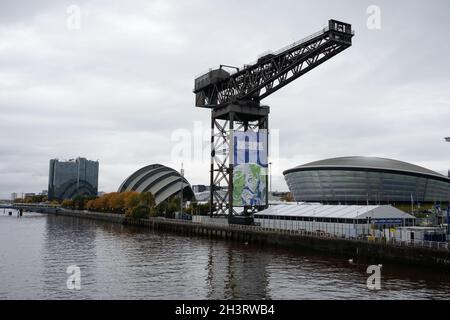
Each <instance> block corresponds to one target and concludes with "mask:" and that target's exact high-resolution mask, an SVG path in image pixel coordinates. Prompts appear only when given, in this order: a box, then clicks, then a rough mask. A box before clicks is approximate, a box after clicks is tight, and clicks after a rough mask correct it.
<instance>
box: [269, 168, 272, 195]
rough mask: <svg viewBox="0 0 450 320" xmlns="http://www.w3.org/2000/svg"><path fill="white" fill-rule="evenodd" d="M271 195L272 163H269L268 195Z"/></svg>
mask: <svg viewBox="0 0 450 320" xmlns="http://www.w3.org/2000/svg"><path fill="white" fill-rule="evenodd" d="M271 193H272V162H269V194H271Z"/></svg>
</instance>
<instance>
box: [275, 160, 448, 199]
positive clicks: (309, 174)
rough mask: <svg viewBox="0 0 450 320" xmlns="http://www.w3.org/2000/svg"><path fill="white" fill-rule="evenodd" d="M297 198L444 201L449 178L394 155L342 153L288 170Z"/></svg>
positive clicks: (288, 179) (288, 177)
mask: <svg viewBox="0 0 450 320" xmlns="http://www.w3.org/2000/svg"><path fill="white" fill-rule="evenodd" d="M283 174H284V176H285V179H286V182H287V184H288V187H289V189H290V191H291V192H292V194H293V196H294V199H295V200H296V201H305V202H320V203H330V204H336V203H340V204H367V203H369V204H401V203H411V202H412V201H413V202H414V203H442V202H445V203H446V202H448V201H449V200H450V179H449V178H447V177H445V176H444V175H441V174H439V173H436V172H434V171H431V170H428V169H425V168H422V167H419V166H416V165H413V164H410V163H406V162H402V161H397V160H391V159H383V158H373V157H343V158H334V159H327V160H321V161H317V162H312V163H308V164H305V165H301V166H298V167H296V168H293V169H290V170H287V171H285V172H284V173H283Z"/></svg>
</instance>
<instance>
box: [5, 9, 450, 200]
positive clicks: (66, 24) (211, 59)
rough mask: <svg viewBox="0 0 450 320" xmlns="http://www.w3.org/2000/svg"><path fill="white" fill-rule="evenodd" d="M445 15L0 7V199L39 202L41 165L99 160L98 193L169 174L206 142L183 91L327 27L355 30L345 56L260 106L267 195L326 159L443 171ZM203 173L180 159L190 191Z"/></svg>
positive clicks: (447, 116)
mask: <svg viewBox="0 0 450 320" xmlns="http://www.w3.org/2000/svg"><path fill="white" fill-rule="evenodd" d="M71 5H76V6H77V7H76V8H79V9H80V25H79V27H80V28H76V24H73V23H74V21H75V20H73V17H74V15H73V14H74V11H72V8H73V7H70V6H71ZM369 5H377V6H379V8H380V9H381V25H380V26H381V29H379V30H378V29H369V28H368V27H367V20H368V18H369V16H371V15H369V14H367V8H368V6H369ZM449 12H450V2H449V1H448V0H442V1H440V0H433V1H411V0H404V1H400V0H397V1H393V0H389V1H381V0H373V1H362V0H353V1H351V0H347V1H336V0H330V1H301V0H293V1H282V0H280V1H259V0H258V1H242V0H239V1H229V0H227V1H212V0H210V1H204V0H193V1H192V0H189V1H185V0H184V1H181V0H180V1H149V0H143V1H100V0H99V1H60V0H58V1H38V0H36V1H34V0H33V1H17V0H11V1H9V0H0V110H1V112H0V198H9V197H10V194H11V192H17V193H19V194H20V193H21V192H40V191H42V190H43V189H47V184H48V163H49V159H51V158H60V159H70V158H75V157H78V156H83V157H86V158H89V159H93V160H97V159H98V160H99V161H100V176H99V190H103V191H107V192H109V191H115V190H117V188H118V186H119V185H120V183H121V182H122V181H123V180H124V179H125V178H126V177H127V176H128V175H130V174H131V173H132V172H133V171H135V170H137V169H138V168H140V167H142V166H144V165H147V164H152V163H161V164H166V165H169V166H173V167H174V168H176V169H179V167H180V162H181V160H180V159H176V158H174V156H173V155H174V150H176V149H177V146H178V145H179V141H178V140H177V138H178V137H179V136H180V135H179V134H180V133H185V134H189V133H190V132H193V131H194V127H197V128H199V127H201V126H203V130H204V131H205V132H206V135H207V134H208V126H209V125H208V124H209V118H210V112H209V110H206V109H199V108H195V107H194V95H193V93H192V88H193V82H194V78H195V77H196V76H197V75H199V74H200V73H201V72H202V71H205V70H207V69H208V68H210V67H213V66H216V65H219V64H229V65H235V66H242V65H243V64H245V63H248V62H251V61H253V60H255V59H256V58H257V57H258V55H260V54H261V53H263V52H265V51H267V50H277V49H279V48H281V47H283V46H285V45H288V44H289V43H291V42H294V41H296V40H299V39H301V38H303V37H305V36H308V35H309V34H311V33H314V32H316V31H318V30H320V29H321V28H322V27H323V26H324V25H325V24H326V23H327V21H328V20H329V19H330V18H335V19H338V20H343V21H346V22H349V23H352V24H353V27H354V29H355V32H356V36H355V37H354V42H353V46H352V47H351V48H350V49H348V50H346V51H344V52H343V53H341V54H339V55H338V56H337V57H335V58H333V59H331V60H330V61H328V62H326V63H325V64H323V65H322V66H320V67H318V68H317V69H315V70H313V71H312V72H310V73H309V74H307V75H305V76H303V77H301V78H300V79H298V80H296V81H295V82H293V83H291V84H290V85H288V86H287V87H285V88H283V89H282V90H280V91H278V92H276V93H275V94H273V95H272V96H270V97H268V98H266V99H265V100H264V101H263V102H264V103H265V104H268V105H270V106H271V115H270V117H271V118H270V124H271V128H272V130H273V129H279V137H280V144H279V159H278V158H276V159H274V160H273V162H274V165H273V171H274V180H273V189H279V190H287V186H286V184H285V182H284V178H283V176H282V171H283V170H286V169H289V168H291V167H294V166H297V165H300V164H304V163H306V162H310V161H314V160H320V159H324V158H330V157H337V156H351V155H361V156H379V157H387V158H393V159H397V160H402V161H407V162H411V163H414V164H417V165H422V166H425V167H427V168H429V169H432V170H435V171H438V172H440V173H442V174H446V172H447V169H448V168H449V167H450V143H447V144H446V143H445V142H444V137H445V136H450V90H449V89H450V80H449V71H450V59H448V56H449V55H450V41H449V34H448V32H449V30H450V19H448V13H449ZM74 26H75V28H74ZM205 146H206V148H207V149H208V148H209V147H208V145H207V144H205ZM194 160H195V161H194ZM203 160H205V161H203V163H202V162H201V161H198V159H193V157H192V156H191V157H185V158H184V159H183V160H182V161H183V162H184V168H185V171H186V176H187V178H188V180H189V181H190V182H191V183H192V184H199V183H204V184H207V183H209V180H208V179H209V173H208V170H209V166H208V164H209V159H203Z"/></svg>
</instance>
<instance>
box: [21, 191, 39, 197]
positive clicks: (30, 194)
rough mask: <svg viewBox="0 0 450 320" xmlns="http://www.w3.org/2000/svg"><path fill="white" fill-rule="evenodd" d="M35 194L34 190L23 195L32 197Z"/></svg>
mask: <svg viewBox="0 0 450 320" xmlns="http://www.w3.org/2000/svg"><path fill="white" fill-rule="evenodd" d="M35 195H36V193H34V192H27V193H25V194H24V195H23V196H24V198H31V197H34V196H35Z"/></svg>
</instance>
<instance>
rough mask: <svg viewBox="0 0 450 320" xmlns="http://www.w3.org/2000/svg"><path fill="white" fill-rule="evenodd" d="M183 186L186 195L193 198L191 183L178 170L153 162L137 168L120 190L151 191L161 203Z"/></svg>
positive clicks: (157, 202) (157, 201)
mask: <svg viewBox="0 0 450 320" xmlns="http://www.w3.org/2000/svg"><path fill="white" fill-rule="evenodd" d="M181 188H183V192H184V194H185V195H187V196H188V197H190V198H193V196H194V192H193V191H192V189H191V185H190V184H189V182H188V181H187V180H186V178H184V177H182V176H181V175H180V173H179V172H178V171H176V170H174V169H172V168H169V167H166V166H163V165H161V164H152V165H148V166H145V167H143V168H141V169H139V170H137V171H136V172H134V173H133V174H132V175H130V176H129V177H128V178H127V179H125V181H124V182H122V184H121V185H120V187H119V190H118V192H127V191H136V192H151V193H152V194H153V195H154V196H155V201H156V204H159V203H161V202H163V201H164V200H166V199H168V198H169V197H171V196H173V195H175V194H177V193H179V192H180V189H181Z"/></svg>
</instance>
